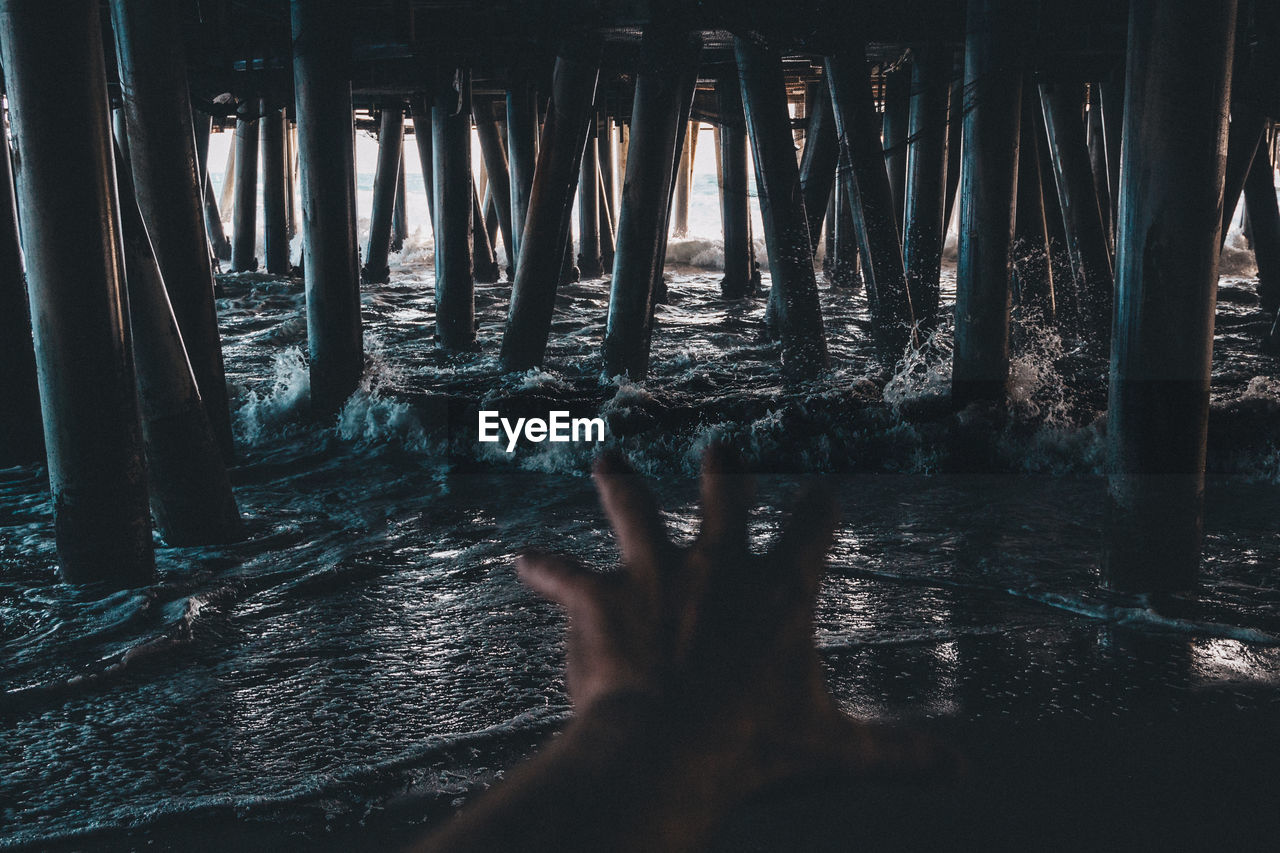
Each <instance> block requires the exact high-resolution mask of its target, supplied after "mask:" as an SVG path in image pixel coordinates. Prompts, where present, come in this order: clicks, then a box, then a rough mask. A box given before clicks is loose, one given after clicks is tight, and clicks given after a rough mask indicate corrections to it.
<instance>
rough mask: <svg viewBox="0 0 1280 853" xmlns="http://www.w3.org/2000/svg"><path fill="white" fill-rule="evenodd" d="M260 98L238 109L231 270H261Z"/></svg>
mask: <svg viewBox="0 0 1280 853" xmlns="http://www.w3.org/2000/svg"><path fill="white" fill-rule="evenodd" d="M259 112H260V110H259V107H258V99H257V98H252V99H250V100H245V101H242V102H241V104H240V107H239V108H238V109H237V110H236V206H235V210H234V211H233V212H232V215H231V269H232V270H234V271H235V272H252V271H253V270H256V269H257V268H258V258H257V249H258V113H259Z"/></svg>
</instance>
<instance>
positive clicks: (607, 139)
mask: <svg viewBox="0 0 1280 853" xmlns="http://www.w3.org/2000/svg"><path fill="white" fill-rule="evenodd" d="M596 149H597V156H598V157H599V159H600V182H601V184H602V185H603V195H602V203H603V204H604V208H603V209H602V210H601V217H602V218H603V216H604V214H605V213H606V212H607V213H608V215H609V221H610V222H617V221H618V200H617V198H616V197H615V196H616V188H615V186H614V185H615V184H616V183H617V182H616V180H615V178H614V155H613V117H612V116H610V115H609V114H608V113H607V112H605V111H604V110H603V108H602V109H601V110H600V111H599V113H598V114H597V119H596ZM601 236H603V229H601ZM611 239H612V238H611ZM602 251H603V250H602ZM612 266H613V261H612V257H611V258H610V260H609V262H608V263H606V264H605V267H606V268H612Z"/></svg>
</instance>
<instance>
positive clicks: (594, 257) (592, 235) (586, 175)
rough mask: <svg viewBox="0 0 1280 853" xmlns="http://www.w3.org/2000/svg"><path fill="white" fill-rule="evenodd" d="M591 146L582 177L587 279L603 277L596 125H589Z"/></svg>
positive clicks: (582, 266)
mask: <svg viewBox="0 0 1280 853" xmlns="http://www.w3.org/2000/svg"><path fill="white" fill-rule="evenodd" d="M587 126H588V128H589V131H588V135H587V144H586V146H585V147H584V148H583V152H582V165H581V166H580V167H579V177H578V270H579V272H580V273H581V275H582V277H583V278H584V279H592V278H600V277H601V276H603V275H604V266H603V264H602V262H601V259H600V152H599V149H598V148H597V146H596V122H595V121H590V122H588V123H587Z"/></svg>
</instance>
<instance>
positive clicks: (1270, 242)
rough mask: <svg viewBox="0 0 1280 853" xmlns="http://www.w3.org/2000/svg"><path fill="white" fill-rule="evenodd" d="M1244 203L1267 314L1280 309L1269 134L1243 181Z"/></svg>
mask: <svg viewBox="0 0 1280 853" xmlns="http://www.w3.org/2000/svg"><path fill="white" fill-rule="evenodd" d="M1244 204H1245V210H1246V211H1248V213H1249V222H1250V223H1251V224H1252V225H1253V256H1254V260H1255V261H1256V262H1257V264H1258V301H1259V302H1260V303H1261V304H1262V310H1263V311H1266V312H1267V313H1268V314H1274V313H1276V310H1277V309H1278V308H1280V210H1278V209H1277V207H1276V184H1275V169H1274V168H1273V167H1272V165H1271V153H1270V151H1268V150H1267V143H1266V137H1263V138H1262V139H1261V140H1259V141H1258V151H1257V153H1256V154H1254V155H1253V166H1252V167H1251V168H1250V169H1249V176H1248V177H1247V178H1245V182H1244Z"/></svg>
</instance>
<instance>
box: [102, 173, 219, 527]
mask: <svg viewBox="0 0 1280 853" xmlns="http://www.w3.org/2000/svg"><path fill="white" fill-rule="evenodd" d="M116 178H117V186H118V187H119V198H120V218H121V229H120V230H121V234H122V235H123V244H124V260H125V270H126V277H127V279H126V280H127V288H128V294H129V298H128V300H127V304H128V311H129V329H130V341H131V343H132V353H133V362H134V367H135V371H136V376H137V383H138V402H139V406H140V409H141V420H142V437H143V442H144V446H145V448H146V459H147V479H148V483H149V485H150V494H151V512H152V514H153V515H154V516H155V520H156V525H157V526H158V527H159V528H160V534H161V536H163V537H164V540H165V542H166V543H168V544H169V545H173V546H178V547H187V546H192V545H217V544H221V543H224V542H232V541H234V540H236V539H238V538H240V534H241V527H240V511H239V509H238V508H237V507H236V501H235V497H234V496H233V495H232V492H231V481H230V479H229V478H228V476H227V466H226V465H225V464H224V463H223V461H222V457H221V455H220V453H219V450H218V444H217V441H216V439H215V438H214V435H213V427H212V425H211V424H210V423H209V417H208V415H207V414H206V413H205V410H204V404H203V402H202V401H201V399H200V390H199V388H198V387H197V385H196V379H195V374H194V373H193V372H192V370H191V362H190V361H189V360H188V358H187V349H186V346H185V344H184V343H183V340H182V331H181V329H179V327H178V321H177V318H176V317H175V316H174V313H173V307H172V306H171V305H170V303H169V296H168V293H167V291H166V287H165V281H164V276H163V274H162V272H161V270H160V265H159V264H158V263H157V262H156V257H155V253H154V251H153V250H152V246H151V240H150V238H149V237H148V236H147V228H146V225H144V224H143V221H142V214H141V212H140V211H139V209H138V201H137V198H136V197H135V196H134V192H133V176H132V175H131V173H130V168H129V163H128V162H127V161H126V160H125V159H124V154H123V152H122V151H119V150H117V152H116Z"/></svg>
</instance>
